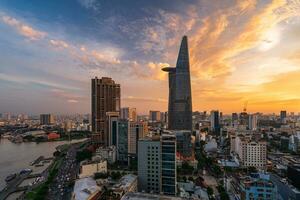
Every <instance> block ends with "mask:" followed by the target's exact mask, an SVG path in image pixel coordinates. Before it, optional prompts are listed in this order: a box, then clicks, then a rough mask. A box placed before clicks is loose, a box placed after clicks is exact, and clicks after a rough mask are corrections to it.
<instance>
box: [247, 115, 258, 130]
mask: <svg viewBox="0 0 300 200" xmlns="http://www.w3.org/2000/svg"><path fill="white" fill-rule="evenodd" d="M257 119H258V116H257V115H256V114H252V115H249V125H248V128H249V130H252V131H255V130H257Z"/></svg>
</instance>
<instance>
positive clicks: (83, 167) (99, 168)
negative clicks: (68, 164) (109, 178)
mask: <svg viewBox="0 0 300 200" xmlns="http://www.w3.org/2000/svg"><path fill="white" fill-rule="evenodd" d="M95 173H107V161H106V160H94V161H82V162H81V164H80V174H79V178H84V177H89V176H94V174H95Z"/></svg>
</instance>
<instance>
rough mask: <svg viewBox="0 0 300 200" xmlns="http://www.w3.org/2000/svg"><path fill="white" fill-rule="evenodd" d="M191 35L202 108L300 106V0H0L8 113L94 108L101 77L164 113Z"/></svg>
mask: <svg viewBox="0 0 300 200" xmlns="http://www.w3.org/2000/svg"><path fill="white" fill-rule="evenodd" d="M183 35H187V36H188V40H189V51H190V65H191V66H190V67H191V84H192V98H193V99H192V101H193V110H194V111H196V110H198V111H204V110H206V111H209V110H212V109H219V110H220V111H222V112H223V113H231V112H240V111H242V109H243V107H244V104H245V102H247V111H248V112H265V113H273V112H275V113H278V112H279V111H280V110H287V111H288V112H300V0H151V1H148V0H127V1H124V0H64V1H61V0H44V1H40V0H30V1H27V0H1V2H0V112H13V113H29V114H39V113H49V112H50V113H56V114H66V113H89V112H90V90H91V89H90V86H91V81H90V79H91V78H93V77H95V76H97V77H104V76H108V77H112V78H113V79H114V80H115V81H116V82H117V83H119V84H121V98H122V99H121V106H130V107H136V108H137V112H138V113H139V114H146V113H148V111H149V110H161V111H166V110H167V102H168V79H167V74H166V73H164V72H162V71H161V68H162V67H166V66H175V64H176V59H177V54H178V49H179V45H180V41H181V38H182V36H183Z"/></svg>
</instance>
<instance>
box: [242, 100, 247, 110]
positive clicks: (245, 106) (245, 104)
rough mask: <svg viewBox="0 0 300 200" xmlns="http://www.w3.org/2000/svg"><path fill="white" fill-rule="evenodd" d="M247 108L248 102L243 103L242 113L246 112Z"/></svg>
mask: <svg viewBox="0 0 300 200" xmlns="http://www.w3.org/2000/svg"><path fill="white" fill-rule="evenodd" d="M247 106H248V100H247V101H245V103H244V108H243V111H244V112H246V111H247Z"/></svg>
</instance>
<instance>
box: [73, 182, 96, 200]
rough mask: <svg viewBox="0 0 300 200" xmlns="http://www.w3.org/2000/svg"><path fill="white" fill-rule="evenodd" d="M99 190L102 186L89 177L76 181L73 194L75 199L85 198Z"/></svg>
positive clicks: (83, 199)
mask: <svg viewBox="0 0 300 200" xmlns="http://www.w3.org/2000/svg"><path fill="white" fill-rule="evenodd" d="M99 191H101V188H100V187H99V186H98V185H97V184H96V181H95V180H94V179H92V178H91V177H87V178H82V179H79V180H77V181H76V182H75V185H74V191H73V196H74V199H75V200H85V199H88V198H89V197H90V196H91V195H93V194H95V193H96V192H99Z"/></svg>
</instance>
